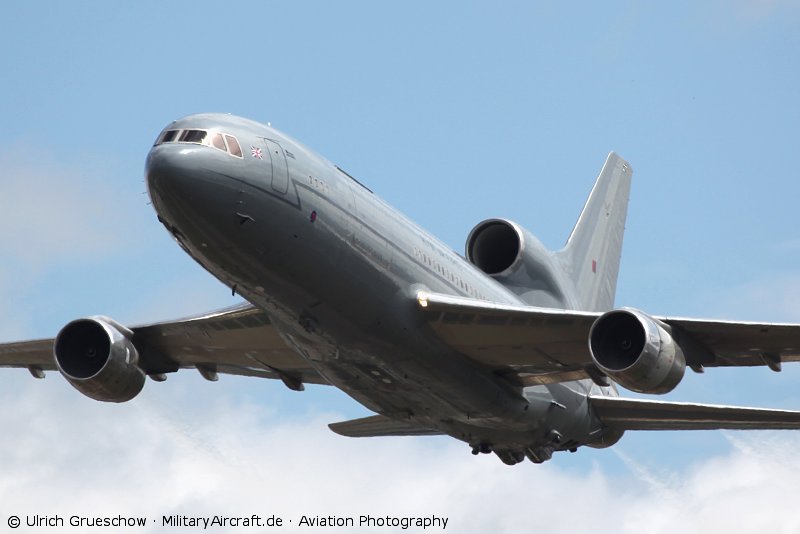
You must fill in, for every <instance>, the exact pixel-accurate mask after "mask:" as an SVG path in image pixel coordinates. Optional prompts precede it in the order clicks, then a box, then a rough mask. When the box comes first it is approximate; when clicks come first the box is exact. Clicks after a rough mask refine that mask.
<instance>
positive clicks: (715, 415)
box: [589, 396, 800, 430]
mask: <svg viewBox="0 0 800 534" xmlns="http://www.w3.org/2000/svg"><path fill="white" fill-rule="evenodd" d="M589 401H590V402H591V404H592V407H593V409H594V412H595V414H596V415H597V417H599V418H600V420H601V421H603V423H605V424H607V425H608V426H610V427H612V428H616V429H619V430H715V429H732V430H738V429H750V430H759V429H763V430H796V429H800V412H794V411H789V410H770V409H765V408H744V407H739V406H719V405H714V404H692V403H688V402H664V401H651V400H641V399H624V398H620V397H596V396H591V397H589Z"/></svg>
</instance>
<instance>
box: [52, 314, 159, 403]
mask: <svg viewBox="0 0 800 534" xmlns="http://www.w3.org/2000/svg"><path fill="white" fill-rule="evenodd" d="M132 337H133V332H131V331H130V330H128V329H127V328H125V327H123V326H121V325H119V324H117V323H116V322H114V321H112V320H111V319H108V318H107V317H90V318H87V319H77V320H75V321H72V322H71V323H69V324H67V326H65V327H64V328H62V329H61V331H60V332H59V333H58V336H56V339H55V344H54V345H53V353H54V356H55V359H56V365H58V370H59V371H61V374H62V375H64V377H65V378H66V379H67V380H68V381H69V383H70V384H72V385H73V386H74V387H75V388H76V389H77V390H78V391H80V392H81V393H83V394H84V395H86V396H88V397H91V398H93V399H95V400H100V401H107V402H125V401H129V400H131V399H132V398H134V397H135V396H136V395H138V394H139V392H140V391H141V390H142V388H143V387H144V381H145V374H144V371H142V370H141V369H140V368H139V367H138V365H137V363H138V361H139V353H138V352H137V351H136V347H134V346H133V343H132V342H131V338H132Z"/></svg>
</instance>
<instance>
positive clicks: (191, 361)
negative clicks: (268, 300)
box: [0, 304, 328, 389]
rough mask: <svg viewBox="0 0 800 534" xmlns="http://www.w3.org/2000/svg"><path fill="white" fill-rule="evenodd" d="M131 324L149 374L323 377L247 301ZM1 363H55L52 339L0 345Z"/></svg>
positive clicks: (314, 380) (292, 381)
mask: <svg viewBox="0 0 800 534" xmlns="http://www.w3.org/2000/svg"><path fill="white" fill-rule="evenodd" d="M131 330H132V331H133V340H132V341H133V343H134V345H135V346H136V349H137V351H138V352H139V366H140V367H141V368H142V370H143V371H144V372H145V373H146V374H148V375H151V376H155V375H163V374H164V373H171V372H175V371H177V370H178V369H182V368H197V369H199V370H201V371H203V372H204V376H213V375H214V374H216V373H226V374H233V375H241V376H254V377H261V378H275V379H280V380H282V381H283V382H284V383H285V384H286V385H287V386H289V387H290V388H292V389H302V384H304V383H311V384H327V383H328V382H327V380H325V379H324V378H323V377H322V376H320V375H319V374H318V373H317V372H316V370H314V369H313V368H312V367H311V366H310V365H309V364H308V363H307V362H306V361H305V360H304V359H303V358H302V357H301V356H300V355H299V354H297V353H296V352H295V351H294V350H292V349H291V348H289V346H288V345H287V344H286V343H285V342H284V341H283V339H282V338H281V335H280V332H278V330H277V329H276V328H275V327H274V325H273V324H272V322H271V321H270V319H269V317H268V316H267V315H266V314H265V313H264V312H262V311H260V310H258V309H257V308H254V307H253V306H250V305H249V304H243V305H239V306H235V307H232V308H227V309H225V310H220V311H217V312H213V313H209V314H204V315H199V316H195V317H189V318H186V319H180V320H176V321H168V322H161V323H153V324H148V325H143V326H137V327H133V328H132V329H131ZM0 367H22V368H28V369H29V370H30V371H31V373H32V374H34V376H42V375H41V372H42V371H44V370H54V369H56V365H55V361H54V358H53V339H40V340H35V341H24V342H18V343H7V344H2V345H0Z"/></svg>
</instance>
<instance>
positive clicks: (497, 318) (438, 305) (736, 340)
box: [417, 291, 800, 385]
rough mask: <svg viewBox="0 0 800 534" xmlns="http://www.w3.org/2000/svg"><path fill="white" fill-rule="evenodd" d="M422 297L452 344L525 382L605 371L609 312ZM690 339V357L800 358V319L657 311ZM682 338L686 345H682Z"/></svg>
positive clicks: (434, 324) (767, 361)
mask: <svg viewBox="0 0 800 534" xmlns="http://www.w3.org/2000/svg"><path fill="white" fill-rule="evenodd" d="M417 304H418V306H419V307H420V309H421V310H422V312H423V314H424V316H425V318H426V319H427V323H428V325H429V326H430V328H431V329H432V330H433V331H434V332H435V333H436V334H437V335H438V336H439V337H440V338H441V339H442V340H443V341H444V342H445V343H447V344H448V345H449V346H451V347H452V348H453V349H455V350H457V351H458V352H460V353H462V354H464V355H466V356H468V357H470V358H472V359H474V360H476V361H478V362H481V363H483V364H485V365H486V366H488V367H489V368H490V369H492V370H493V371H494V372H495V373H497V374H499V375H503V376H506V377H507V378H509V379H510V380H512V381H513V382H516V383H519V384H521V385H532V384H546V383H553V382H562V381H566V380H577V379H581V378H591V377H592V374H593V373H596V372H599V371H598V370H597V369H596V367H595V366H594V363H593V361H592V358H591V354H590V352H589V330H590V329H591V327H592V324H593V323H594V322H595V321H596V320H597V319H598V318H599V317H600V316H601V315H602V313H600V312H583V311H574V310H559V309H551V308H539V307H535V306H528V305H522V304H517V305H515V304H500V303H495V302H488V301H484V300H478V299H472V298H466V297H458V296H452V295H443V294H438V293H428V292H424V291H423V292H420V293H419V294H418V295H417ZM652 318H653V319H656V320H658V321H661V322H663V323H666V324H667V325H669V326H671V327H672V334H673V337H675V339H676V341H678V342H682V341H685V342H686V347H685V350H684V353H685V356H686V363H687V365H689V366H691V367H692V368H694V369H696V370H702V368H703V367H719V366H752V365H766V366H769V367H770V368H771V369H773V370H776V371H777V370H780V365H781V362H791V361H800V325H798V324H776V323H751V322H734V321H715V320H707V319H683V318H670V317H658V316H653V317H652ZM682 346H683V345H682Z"/></svg>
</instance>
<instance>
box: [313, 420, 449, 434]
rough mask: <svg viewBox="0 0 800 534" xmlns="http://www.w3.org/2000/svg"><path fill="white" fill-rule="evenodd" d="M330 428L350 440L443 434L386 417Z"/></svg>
mask: <svg viewBox="0 0 800 534" xmlns="http://www.w3.org/2000/svg"><path fill="white" fill-rule="evenodd" d="M328 428H330V429H331V430H333V431H334V432H336V433H337V434H339V435H340V436H346V437H348V438H370V437H376V436H440V435H442V432H440V431H438V430H436V429H434V428H427V427H424V426H419V425H416V424H414V423H410V422H407V421H398V420H397V419H392V418H391V417H386V416H385V415H373V416H370V417H362V418H361V419H352V420H350V421H342V422H341V423H331V424H329V425H328Z"/></svg>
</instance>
